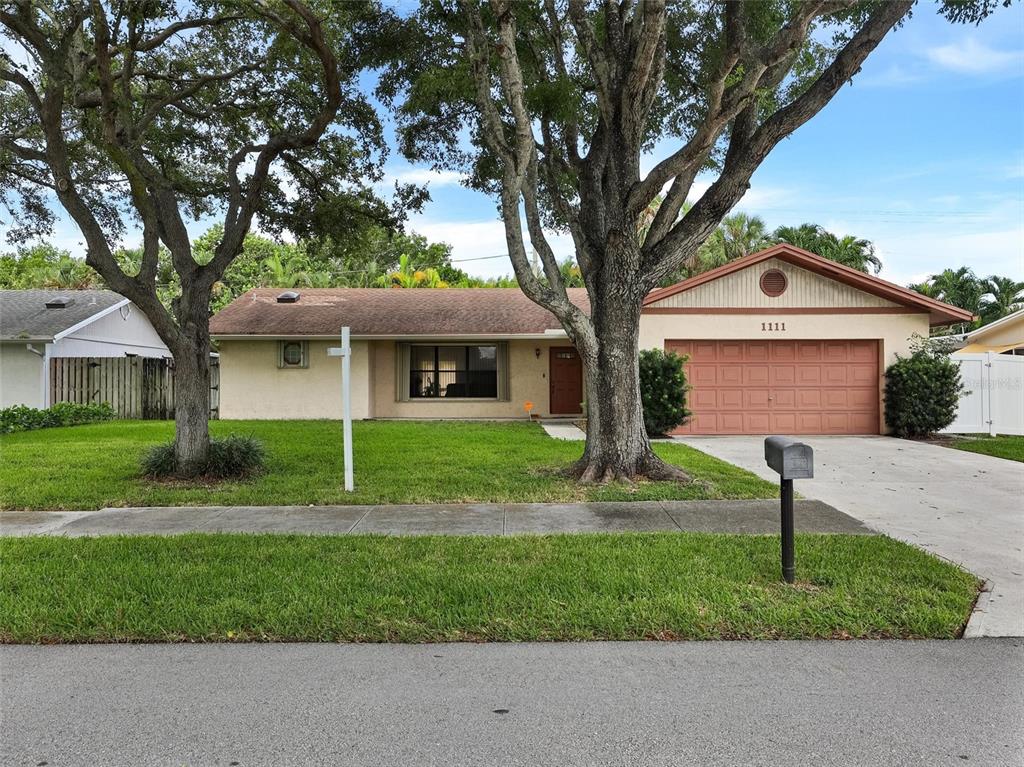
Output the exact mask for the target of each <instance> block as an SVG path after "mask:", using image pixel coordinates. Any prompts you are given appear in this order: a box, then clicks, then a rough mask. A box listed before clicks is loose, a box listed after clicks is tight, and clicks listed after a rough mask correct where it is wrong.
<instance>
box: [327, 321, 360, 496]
mask: <svg viewBox="0 0 1024 767" xmlns="http://www.w3.org/2000/svg"><path fill="white" fill-rule="evenodd" d="M327 354H328V356H331V357H341V434H342V441H343V442H344V446H343V451H344V460H345V490H346V492H349V493H351V492H352V491H353V490H354V489H355V484H354V483H353V480H352V344H351V342H350V340H349V328H348V327H347V326H346V327H343V328H342V329H341V348H336V347H331V348H330V349H328V350H327Z"/></svg>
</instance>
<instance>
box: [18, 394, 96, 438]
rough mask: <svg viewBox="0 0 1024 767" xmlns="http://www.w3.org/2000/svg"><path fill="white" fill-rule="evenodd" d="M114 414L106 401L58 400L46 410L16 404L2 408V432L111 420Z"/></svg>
mask: <svg viewBox="0 0 1024 767" xmlns="http://www.w3.org/2000/svg"><path fill="white" fill-rule="evenodd" d="M114 415H115V413H114V409H113V408H112V407H110V405H108V404H107V403H106V402H103V403H100V404H96V405H88V404H86V405H81V404H78V403H76V402H58V403H57V404H55V405H52V406H50V407H48V408H46V409H45V410H40V409H39V408H35V407H28V406H27V405H14V406H12V407H7V408H4V409H3V410H0V434H9V433H10V432H12V431H31V430H32V429H49V428H52V427H54V426H77V425H78V424H83V423H95V422H97V421H109V420H111V419H112V418H113V417H114Z"/></svg>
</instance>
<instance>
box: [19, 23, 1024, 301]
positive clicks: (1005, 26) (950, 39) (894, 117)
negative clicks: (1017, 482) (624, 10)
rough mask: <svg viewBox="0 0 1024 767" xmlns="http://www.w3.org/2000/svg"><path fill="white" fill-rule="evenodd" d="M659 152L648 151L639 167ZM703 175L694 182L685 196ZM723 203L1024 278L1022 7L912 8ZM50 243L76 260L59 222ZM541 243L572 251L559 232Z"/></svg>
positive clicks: (479, 237)
mask: <svg viewBox="0 0 1024 767" xmlns="http://www.w3.org/2000/svg"><path fill="white" fill-rule="evenodd" d="M672 148H673V147H672V145H671V144H665V145H663V146H662V147H659V151H657V152H655V153H654V154H653V155H652V156H651V157H649V158H645V166H646V167H650V166H651V165H653V163H654V162H655V161H656V160H657V159H660V157H661V156H663V154H664V153H667V152H669V151H671V150H672ZM387 171H388V179H387V182H386V187H388V188H390V187H391V186H392V183H393V181H394V180H395V179H400V180H403V181H417V182H421V183H422V182H428V183H429V187H430V190H431V194H432V198H433V199H432V201H431V202H430V203H428V204H427V206H426V207H425V208H424V209H423V211H422V212H421V213H419V214H417V215H414V216H413V217H412V218H411V220H410V221H409V228H410V229H412V230H414V231H417V232H420V233H421V234H424V235H426V236H427V237H428V238H430V239H431V240H435V241H445V242H448V243H450V244H451V245H452V246H453V258H454V260H456V261H457V262H459V264H460V266H462V268H464V269H466V271H468V272H470V273H472V274H478V275H483V276H492V275H498V274H508V273H511V265H510V263H509V262H508V259H507V258H505V257H499V258H486V257H489V256H496V255H497V256H500V254H503V253H504V252H505V250H506V248H505V244H504V233H503V228H502V225H501V222H500V221H499V220H498V219H497V214H496V210H495V204H494V201H493V200H491V199H490V198H488V197H485V196H484V195H481V194H479V193H477V192H474V191H471V190H468V189H465V188H463V187H461V186H460V185H459V178H458V176H456V175H455V174H452V173H435V172H433V171H431V170H430V169H429V168H426V167H416V166H410V165H409V164H408V163H406V162H404V161H403V160H402V159H401V158H400V157H398V156H396V155H394V154H393V155H392V158H391V160H390V161H389V163H388V166H387ZM708 182H709V179H700V180H699V181H698V184H697V185H696V190H695V193H696V195H699V193H700V192H701V191H702V189H703V188H706V186H707V183H708ZM696 195H695V196H696ZM737 209H738V210H743V211H746V212H748V213H752V214H757V215H759V216H761V217H762V218H764V219H765V221H766V222H767V224H768V225H769V227H771V228H774V227H775V226H778V225H782V224H793V225H796V224H800V223H803V222H815V223H819V224H822V225H823V226H825V227H826V228H828V229H830V230H831V231H834V232H836V233H838V234H855V235H857V236H859V237H865V238H867V239H870V240H872V241H873V242H874V243H875V245H876V247H877V250H878V253H879V255H880V256H881V258H882V261H883V263H884V264H885V266H884V269H883V271H882V276H883V277H885V278H886V279H889V280H892V281H894V282H898V283H901V284H905V283H908V282H911V281H917V280H920V279H923V278H924V277H926V276H927V275H928V274H931V273H933V272H937V271H940V270H942V269H944V268H946V267H957V266H960V265H968V266H970V267H972V268H973V269H974V270H975V272H977V273H978V274H979V275H981V276H986V275H989V274H1001V275H1007V276H1012V277H1015V278H1016V279H1020V280H1024V5H1022V4H1017V5H1016V6H1014V7H1012V8H1010V9H1000V10H999V11H997V12H996V14H995V15H994V16H993V17H991V18H990V19H988V20H987V21H986V22H984V23H983V24H982V25H981V26H979V27H972V26H961V25H952V24H949V23H948V22H946V21H945V20H944V19H942V18H941V17H939V16H938V15H937V14H935V12H934V7H933V6H931V5H929V4H927V3H925V4H922V5H920V6H918V7H917V9H916V12H915V14H914V16H913V17H912V18H911V19H910V20H909V21H908V22H907V23H906V24H905V25H904V27H903V28H901V29H899V30H897V31H895V32H893V33H892V34H890V35H889V36H888V37H887V38H886V39H885V40H884V41H883V42H882V44H881V45H880V46H879V48H878V50H876V51H875V53H874V54H873V55H872V57H870V58H869V59H868V61H867V63H866V65H865V67H864V69H863V71H862V72H861V73H859V74H858V75H857V76H856V77H855V78H854V81H853V84H852V85H850V86H846V87H844V88H843V90H842V91H841V92H840V93H839V95H837V96H836V97H835V99H834V100H833V101H832V103H831V104H830V105H829V106H828V107H826V108H825V110H824V111H823V112H822V113H821V114H819V115H818V116H817V117H815V118H814V119H812V120H811V122H809V123H808V124H807V125H805V126H804V127H803V128H801V129H800V130H799V131H797V132H796V133H795V134H794V135H793V136H791V137H790V138H789V139H787V140H786V141H784V142H783V143H782V144H781V145H780V146H779V147H778V148H776V150H775V151H774V152H773V154H772V155H771V156H770V157H769V158H768V159H767V160H766V161H765V163H764V165H763V166H762V167H761V168H760V169H759V170H758V171H757V173H756V174H755V176H754V178H753V180H752V184H751V189H750V191H749V192H748V194H747V195H746V197H744V199H743V200H742V201H741V203H740V204H739V206H738V207H737ZM208 223H209V222H197V223H196V224H195V226H194V227H191V228H192V229H193V231H194V232H195V233H196V234H198V233H200V232H201V231H203V230H204V229H205V228H206V226H207V225H208ZM0 228H2V227H0ZM0 235H2V232H0ZM54 240H55V241H56V242H57V243H58V244H59V245H61V246H62V247H66V248H68V249H70V250H71V251H72V252H73V253H75V254H76V255H82V254H83V250H82V245H81V240H82V238H81V236H80V235H79V234H78V232H77V230H76V229H75V228H74V227H73V225H72V224H71V223H70V222H69V221H68V220H67V219H66V218H64V219H62V220H61V221H60V223H59V225H58V228H57V231H56V233H55V237H54ZM552 244H553V245H554V247H555V249H556V252H557V253H558V254H559V256H560V257H570V256H571V255H572V247H571V242H570V241H569V239H568V238H567V237H564V236H562V237H553V238H552ZM0 247H2V246H0Z"/></svg>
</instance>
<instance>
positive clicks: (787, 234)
mask: <svg viewBox="0 0 1024 767" xmlns="http://www.w3.org/2000/svg"><path fill="white" fill-rule="evenodd" d="M824 231H825V230H824V229H823V228H822V227H820V226H818V225H817V224H800V226H780V227H779V228H778V229H776V230H775V231H774V232H773V233H772V239H773V240H775V242H777V243H778V242H787V243H789V244H790V245H794V246H796V247H798V248H803V249H804V250H809V251H810V252H811V253H817V252H818V244H819V240H820V239H821V234H822V232H824ZM819 255H820V254H819Z"/></svg>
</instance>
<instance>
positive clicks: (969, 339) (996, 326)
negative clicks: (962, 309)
mask: <svg viewBox="0 0 1024 767" xmlns="http://www.w3.org/2000/svg"><path fill="white" fill-rule="evenodd" d="M979 352H995V353H996V354H1019V355H1024V309H1018V310H1017V311H1015V312H1013V313H1012V314H1007V315H1006V316H1005V317H1002V318H1000V319H998V320H996V321H995V322H990V323H989V324H988V325H985V326H983V327H980V328H978V329H977V330H972V331H971V332H970V333H967V334H966V335H965V336H964V346H963V347H961V348H960V349H957V350H956V352H954V354H978V353H979Z"/></svg>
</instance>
